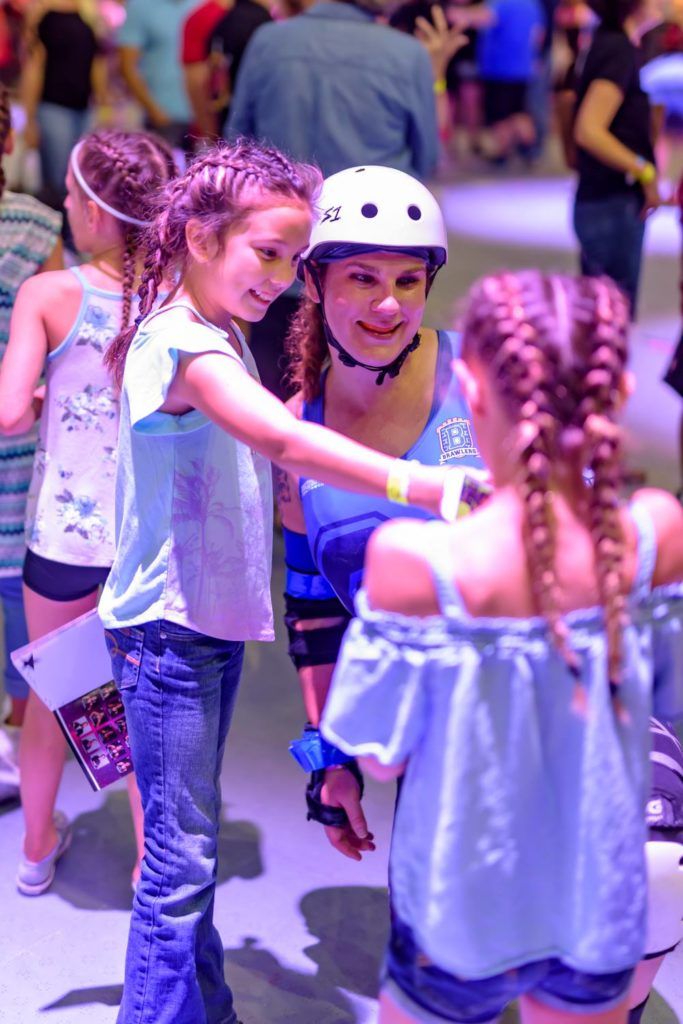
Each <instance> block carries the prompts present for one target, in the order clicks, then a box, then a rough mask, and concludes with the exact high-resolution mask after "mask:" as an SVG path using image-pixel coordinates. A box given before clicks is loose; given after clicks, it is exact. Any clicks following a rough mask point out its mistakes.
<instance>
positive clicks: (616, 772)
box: [322, 505, 683, 978]
mask: <svg viewBox="0 0 683 1024" xmlns="http://www.w3.org/2000/svg"><path fill="white" fill-rule="evenodd" d="M632 511H633V517H634V520H635V522H636V525H637V527H638V534H639V567H638V573H637V580H636V585H635V587H634V592H633V594H632V597H631V624H630V625H629V627H628V628H627V629H626V631H625V633H624V638H623V643H624V656H625V672H624V680H623V683H622V685H621V687H620V691H619V692H620V699H621V703H622V706H623V709H624V714H623V715H622V716H619V717H617V716H616V715H615V712H614V704H613V701H612V699H611V697H610V689H609V684H608V678H607V673H606V664H607V660H606V641H605V633H604V620H603V614H602V611H601V609H598V608H594V609H588V610H579V611H575V612H572V613H571V614H569V615H568V616H567V622H568V625H569V627H570V630H571V643H572V647H573V648H574V650H576V652H577V653H578V655H579V657H580V661H581V678H582V681H583V685H584V686H585V688H586V691H587V703H588V713H587V714H586V715H584V716H582V715H580V714H578V713H577V712H575V711H573V710H572V696H573V690H574V680H573V678H572V677H571V675H570V673H569V671H568V670H567V667H566V665H565V663H564V661H563V660H562V658H561V657H560V656H559V655H558V654H557V652H556V650H555V648H554V647H553V645H552V642H551V640H550V637H549V633H548V629H547V625H546V624H545V622H544V621H543V620H542V619H540V618H533V619H501V618H496V619H483V618H473V617H471V616H470V615H468V613H467V612H466V610H465V608H464V606H463V602H462V600H461V597H460V595H459V594H458V593H457V592H456V590H455V589H454V587H453V584H452V582H451V580H450V579H449V578H448V577H447V576H446V574H445V571H444V567H443V566H442V564H441V560H440V558H439V557H438V552H437V553H436V554H435V556H434V557H433V559H432V561H433V565H432V569H433V574H434V580H435V585H436V588H437V591H438V594H439V602H440V608H441V614H439V615H435V616H433V617H430V618H426V619H418V618H414V617H409V616H401V615H397V614H393V613H387V612H382V611H373V610H372V609H371V608H370V607H369V606H368V602H367V598H366V595H365V593H364V591H360V592H359V594H358V596H357V618H356V619H355V620H354V621H353V622H352V623H351V626H350V628H349V630H348V631H347V634H346V639H345V642H344V645H343V648H342V652H341V656H340V659H339V662H338V664H337V669H336V672H335V676H334V681H333V685H332V689H331V693H330V696H329V698H328V702H327V706H326V709H325V714H324V718H323V723H322V729H323V733H324V735H325V736H326V738H327V739H328V740H330V741H331V742H332V743H334V744H336V745H337V746H339V747H341V748H342V749H343V750H344V751H346V752H347V753H349V754H355V755H360V754H373V755H375V756H376V757H377V758H378V759H379V761H380V762H381V763H382V764H387V765H388V764H400V763H401V762H403V761H405V760H406V758H408V759H409V760H408V765H407V769H406V773H405V780H404V786H403V789H402V792H401V798H400V801H399V804H398V809H397V815H396V822H395V829H394V838H393V845H392V852H391V869H390V870H391V893H392V902H393V904H394V907H395V910H396V912H397V914H398V916H399V917H400V918H401V919H402V920H403V921H404V922H406V923H407V924H409V925H410V927H411V928H412V929H413V931H414V933H415V936H416V941H417V942H418V945H419V946H420V947H421V949H422V950H423V951H424V952H425V953H426V954H427V956H428V957H429V958H430V959H431V960H433V961H434V962H435V963H436V964H438V965H439V966H440V967H442V968H443V969H444V970H448V971H451V972H452V973H455V974H457V975H460V976H462V977H466V978H482V977H487V976H490V975H493V974H497V973H499V972H502V971H505V970H507V969H509V968H513V967H515V966H518V965H520V964H524V963H528V962H532V961H535V960H541V959H544V958H546V957H559V958H561V959H562V960H563V961H565V962H566V963H567V964H569V965H571V966H572V967H574V968H575V969H577V970H581V971H587V972H592V973H602V972H611V971H619V970H622V969H625V968H628V967H630V966H632V965H634V964H635V963H636V962H637V961H638V960H639V959H640V957H641V955H642V952H643V945H644V935H645V904H646V886H645V871H644V855H643V847H644V843H645V840H646V832H645V804H646V800H647V795H648V782H649V771H648V753H649V736H648V718H649V715H650V712H651V704H652V700H651V697H652V688H653V681H654V682H655V683H656V685H657V688H658V689H661V693H662V694H663V695H664V696H665V702H666V703H667V704H668V705H669V713H670V712H671V711H672V710H674V705H677V706H678V707H680V706H681V704H683V700H681V699H680V698H681V693H680V689H681V684H682V680H681V667H682V666H683V660H682V658H683V643H682V638H683V632H682V628H681V627H682V623H683V587H681V586H680V585H675V586H668V587H661V588H657V589H656V590H652V589H651V580H652V573H653V569H654V562H655V534H654V528H653V525H652V522H651V520H650V518H649V516H648V515H647V512H646V510H645V509H644V508H643V507H641V506H637V505H633V506H632ZM424 528H425V530H429V529H431V524H426V525H425V527H424ZM661 713H662V711H661V708H660V714H661Z"/></svg>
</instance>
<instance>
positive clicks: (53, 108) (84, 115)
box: [36, 103, 89, 206]
mask: <svg viewBox="0 0 683 1024" xmlns="http://www.w3.org/2000/svg"><path fill="white" fill-rule="evenodd" d="M36 116H37V121H38V128H39V129H40V143H39V152H40V174H41V177H42V179H43V188H42V192H41V195H44V196H45V199H46V201H47V200H48V199H49V200H50V203H51V204H55V205H58V206H61V204H62V202H63V201H64V197H65V196H66V185H65V179H66V172H67V169H68V167H69V157H70V155H71V150H72V149H73V148H74V146H75V145H76V143H77V142H78V140H79V139H80V137H81V135H83V133H84V132H85V131H86V130H87V128H88V122H89V112H88V111H87V110H71V108H70V107H62V106H60V105H59V104H58V103H39V104H38V110H37V112H36Z"/></svg>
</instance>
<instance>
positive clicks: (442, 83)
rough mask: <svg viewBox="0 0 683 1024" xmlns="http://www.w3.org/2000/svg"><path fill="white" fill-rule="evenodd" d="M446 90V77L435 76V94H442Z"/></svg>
mask: <svg viewBox="0 0 683 1024" xmlns="http://www.w3.org/2000/svg"><path fill="white" fill-rule="evenodd" d="M445 91H446V79H445V78H435V79H434V92H435V94H436V95H437V96H443V94H444V93H445Z"/></svg>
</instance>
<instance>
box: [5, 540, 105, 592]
mask: <svg viewBox="0 0 683 1024" xmlns="http://www.w3.org/2000/svg"><path fill="white" fill-rule="evenodd" d="M110 568H111V566H109V565H107V566H99V565H65V564H64V563H63V562H53V561H52V560H51V559H49V558H43V557H42V556H41V555H36V554H35V553H34V552H33V551H31V550H30V549H29V550H28V551H27V552H26V558H25V559H24V571H23V574H22V578H23V580H24V583H25V584H26V586H27V587H28V588H29V590H32V591H33V592H34V593H35V594H40V596H41V597H46V598H47V599H48V600H50V601H78V600H79V599H80V598H82V597H87V596H88V594H94V593H95V592H96V591H97V589H98V588H99V587H101V586H102V585H103V584H104V583H106V581H107V576H108V575H109V570H110Z"/></svg>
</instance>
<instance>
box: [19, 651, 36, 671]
mask: <svg viewBox="0 0 683 1024" xmlns="http://www.w3.org/2000/svg"><path fill="white" fill-rule="evenodd" d="M21 664H22V666H23V668H35V667H36V662H35V658H34V657H33V655H32V654H31V655H29V657H28V658H24V660H23V661H22V663H21Z"/></svg>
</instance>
